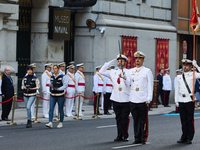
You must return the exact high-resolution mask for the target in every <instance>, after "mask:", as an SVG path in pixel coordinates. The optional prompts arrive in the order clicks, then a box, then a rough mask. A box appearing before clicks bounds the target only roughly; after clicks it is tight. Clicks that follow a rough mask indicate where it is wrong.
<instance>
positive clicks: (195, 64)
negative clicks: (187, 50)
mask: <svg viewBox="0 0 200 150" xmlns="http://www.w3.org/2000/svg"><path fill="white" fill-rule="evenodd" d="M192 64H193V65H194V66H195V67H196V68H198V67H199V66H198V65H197V62H196V60H193V61H192Z"/></svg>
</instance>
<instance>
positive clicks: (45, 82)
mask: <svg viewBox="0 0 200 150" xmlns="http://www.w3.org/2000/svg"><path fill="white" fill-rule="evenodd" d="M51 76H52V73H51V72H49V71H47V70H45V71H44V72H43V74H42V77H41V78H42V92H43V93H50V88H49V85H50V78H51Z"/></svg>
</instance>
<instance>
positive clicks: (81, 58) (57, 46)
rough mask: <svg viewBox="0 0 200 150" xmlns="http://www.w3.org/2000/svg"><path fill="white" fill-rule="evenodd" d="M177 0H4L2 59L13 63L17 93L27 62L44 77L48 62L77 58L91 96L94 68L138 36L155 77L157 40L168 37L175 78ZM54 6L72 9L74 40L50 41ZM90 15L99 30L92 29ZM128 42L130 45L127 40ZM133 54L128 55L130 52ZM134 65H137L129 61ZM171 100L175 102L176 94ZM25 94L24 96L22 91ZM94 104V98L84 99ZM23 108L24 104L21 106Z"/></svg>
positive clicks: (0, 18) (0, 29) (1, 3)
mask: <svg viewBox="0 0 200 150" xmlns="http://www.w3.org/2000/svg"><path fill="white" fill-rule="evenodd" d="M172 1H174V0H98V1H97V3H96V4H95V5H94V6H92V7H80V8H77V9H76V8H63V6H64V1H63V0H0V39H1V40H0V46H1V49H0V50H1V53H2V55H0V59H1V60H2V67H1V71H3V70H4V68H5V67H6V66H9V67H10V68H11V71H12V78H13V79H14V85H15V91H16V92H17V93H18V95H20V94H22V92H21V91H20V90H19V89H20V87H21V79H22V77H23V75H24V74H25V68H26V66H27V64H30V63H36V65H37V67H36V74H37V76H38V77H39V79H40V76H41V74H42V72H43V71H44V64H45V63H50V62H51V63H53V64H56V63H59V62H62V61H65V62H66V63H68V62H69V61H72V60H74V61H75V62H76V63H84V64H85V70H84V74H85V77H86V94H85V95H86V96H92V87H93V75H94V73H95V67H96V66H98V65H103V64H104V62H107V61H109V60H111V59H113V58H116V56H117V54H119V44H118V41H120V45H121V48H122V51H123V53H124V54H126V52H127V54H128V53H130V56H129V57H130V62H131V58H132V56H133V54H131V53H132V50H126V49H125V48H124V43H123V38H124V37H134V38H136V40H135V43H134V45H135V44H136V46H134V47H135V49H134V50H138V51H142V52H144V53H145V54H146V55H147V57H146V58H145V66H146V67H149V68H151V70H152V72H153V75H154V79H156V74H157V73H156V70H157V68H158V67H160V66H157V62H158V58H157V53H158V48H159V46H158V40H160V39H161V40H162V39H164V40H168V45H167V56H166V57H167V61H168V62H167V64H168V65H167V66H165V68H166V67H169V68H170V69H171V78H172V80H173V78H174V77H175V75H176V73H175V70H176V69H177V65H174V64H175V63H176V62H177V61H176V60H177V54H178V53H177V49H178V46H177V29H176V28H177V26H176V25H175V24H174V23H172V18H173V15H172V14H174V12H173V11H177V10H173V9H172V8H173V5H174V3H173V2H172ZM50 9H63V10H66V9H70V11H71V29H70V31H69V32H70V33H71V34H70V40H66V39H60V40H59V39H58V40H55V39H49V26H50V25H49V22H50V20H51V17H50ZM88 19H91V20H93V21H94V22H95V24H96V28H95V29H89V28H88V26H87V25H86V21H87V20H88ZM126 45H127V44H126ZM128 55H129V54H128ZM131 66H134V64H131ZM170 95H171V98H170V101H171V102H173V101H174V99H173V96H174V92H173V91H172V92H171V94H170ZM21 96H22V95H21ZM85 102H86V103H92V100H91V101H89V100H86V101H85ZM18 105H19V106H20V107H21V106H23V104H18Z"/></svg>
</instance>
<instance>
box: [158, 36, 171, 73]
mask: <svg viewBox="0 0 200 150" xmlns="http://www.w3.org/2000/svg"><path fill="white" fill-rule="evenodd" d="M168 67H169V39H157V44H156V76H157V75H158V74H159V69H167V68H168Z"/></svg>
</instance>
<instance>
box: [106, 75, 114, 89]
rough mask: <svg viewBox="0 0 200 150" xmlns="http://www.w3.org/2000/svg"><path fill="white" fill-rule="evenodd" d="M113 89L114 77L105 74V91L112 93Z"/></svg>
mask: <svg viewBox="0 0 200 150" xmlns="http://www.w3.org/2000/svg"><path fill="white" fill-rule="evenodd" d="M112 89H113V84H112V79H110V78H108V77H106V76H105V77H104V92H106V93H112Z"/></svg>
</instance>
